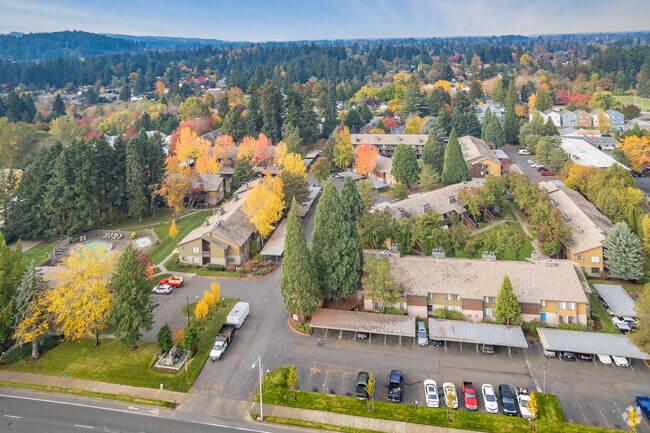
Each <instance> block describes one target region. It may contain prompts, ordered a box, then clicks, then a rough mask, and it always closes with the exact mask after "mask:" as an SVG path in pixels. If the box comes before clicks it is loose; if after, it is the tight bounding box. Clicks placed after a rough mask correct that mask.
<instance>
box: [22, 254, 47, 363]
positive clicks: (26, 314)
mask: <svg viewBox="0 0 650 433" xmlns="http://www.w3.org/2000/svg"><path fill="white" fill-rule="evenodd" d="M47 289H48V287H47V283H46V282H45V280H43V275H42V274H41V273H40V271H39V270H38V269H36V264H35V263H34V261H32V263H31V264H30V265H29V267H27V270H25V273H24V274H23V277H22V280H21V282H20V286H19V287H18V291H17V295H16V314H15V315H14V326H15V328H16V334H17V335H16V341H17V342H18V343H20V344H24V343H29V342H31V343H32V357H33V358H38V355H39V353H38V344H39V343H40V342H41V340H42V338H43V336H44V335H45V333H46V332H47V326H43V325H44V324H45V323H46V322H47V315H46V312H45V311H43V310H42V305H40V303H41V298H42V297H43V296H44V295H45V293H46V291H47Z"/></svg>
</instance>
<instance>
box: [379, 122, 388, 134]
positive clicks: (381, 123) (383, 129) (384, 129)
mask: <svg viewBox="0 0 650 433" xmlns="http://www.w3.org/2000/svg"><path fill="white" fill-rule="evenodd" d="M376 128H377V129H381V130H382V131H384V132H388V131H386V127H385V126H384V121H383V120H381V119H379V120H378V121H377V126H376Z"/></svg>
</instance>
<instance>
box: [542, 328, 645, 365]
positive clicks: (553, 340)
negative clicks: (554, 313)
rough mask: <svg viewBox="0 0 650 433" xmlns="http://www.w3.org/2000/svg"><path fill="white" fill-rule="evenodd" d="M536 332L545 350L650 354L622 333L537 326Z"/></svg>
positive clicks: (629, 355) (642, 357) (593, 353)
mask: <svg viewBox="0 0 650 433" xmlns="http://www.w3.org/2000/svg"><path fill="white" fill-rule="evenodd" d="M537 333H538V334H539V342H540V343H541V344H542V347H543V348H544V349H546V350H552V351H560V352H575V353H589V354H592V355H596V354H602V355H610V356H622V357H625V358H636V359H642V360H649V359H650V355H648V354H647V353H645V352H643V351H642V350H641V349H639V348H638V347H636V345H635V344H634V343H632V341H631V340H630V339H629V338H628V337H626V336H625V335H622V334H605V333H600V332H587V331H568V330H565V329H550V328H537Z"/></svg>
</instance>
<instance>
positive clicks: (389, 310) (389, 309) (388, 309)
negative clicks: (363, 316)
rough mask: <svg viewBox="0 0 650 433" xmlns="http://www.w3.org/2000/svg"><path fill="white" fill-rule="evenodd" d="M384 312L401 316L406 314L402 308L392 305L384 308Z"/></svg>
mask: <svg viewBox="0 0 650 433" xmlns="http://www.w3.org/2000/svg"><path fill="white" fill-rule="evenodd" d="M384 314H392V315H393V316H403V315H405V314H406V312H404V311H403V310H400V309H398V308H393V307H386V308H384Z"/></svg>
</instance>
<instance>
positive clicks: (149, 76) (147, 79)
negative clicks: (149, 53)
mask: <svg viewBox="0 0 650 433" xmlns="http://www.w3.org/2000/svg"><path fill="white" fill-rule="evenodd" d="M155 85H156V73H155V72H154V69H153V66H152V65H151V64H149V65H148V66H147V71H146V72H145V73H144V90H145V91H146V90H153V89H154V87H155Z"/></svg>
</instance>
